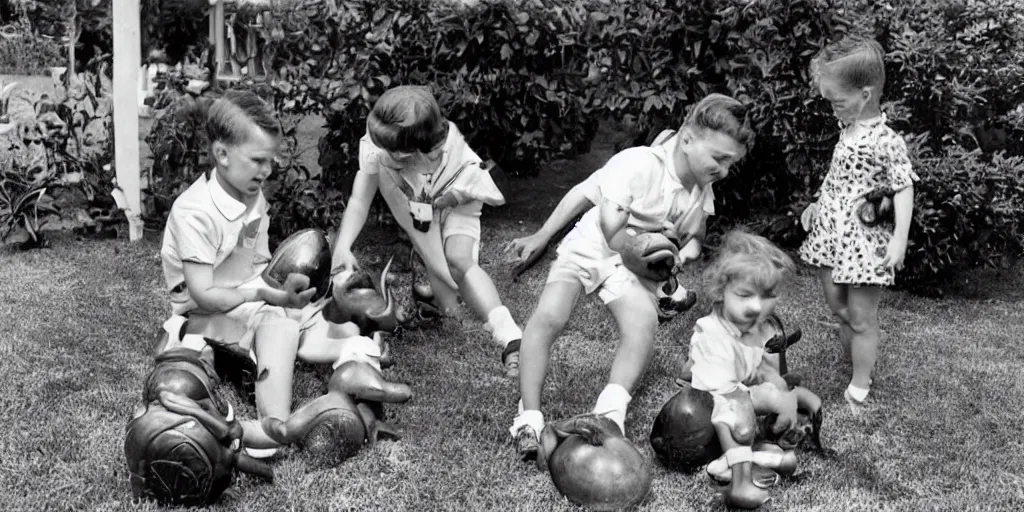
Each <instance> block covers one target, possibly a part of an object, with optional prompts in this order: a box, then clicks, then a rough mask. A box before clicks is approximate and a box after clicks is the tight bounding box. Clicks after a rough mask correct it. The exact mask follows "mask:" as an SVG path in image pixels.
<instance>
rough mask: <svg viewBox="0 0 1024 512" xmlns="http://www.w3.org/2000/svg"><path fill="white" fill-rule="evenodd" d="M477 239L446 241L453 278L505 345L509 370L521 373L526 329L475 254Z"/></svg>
mask: <svg viewBox="0 0 1024 512" xmlns="http://www.w3.org/2000/svg"><path fill="white" fill-rule="evenodd" d="M476 244H477V240H476V239H475V238H473V237H471V236H468V235H451V236H449V237H448V238H447V239H446V240H445V243H444V253H445V258H446V259H447V260H448V268H449V270H450V271H451V274H452V278H454V279H455V282H456V283H457V284H458V285H459V290H460V291H461V292H462V298H463V299H464V300H465V301H466V305H468V306H469V309H470V310H472V311H473V314H475V315H476V317H477V319H479V320H480V321H481V322H483V323H484V325H485V326H486V328H487V330H488V331H489V332H490V333H491V337H493V338H494V341H495V342H497V343H498V344H499V345H501V347H502V348H503V349H504V350H503V351H502V358H501V362H502V365H503V366H504V368H505V374H506V375H507V376H509V377H517V376H519V365H520V361H519V349H520V343H521V340H522V339H523V331H522V330H521V329H520V328H519V325H518V324H517V323H516V321H515V319H513V318H512V313H511V312H510V311H509V310H508V308H507V307H505V306H504V305H503V304H502V303H501V298H500V297H499V296H498V289H497V288H495V287H494V282H493V281H492V280H491V276H489V275H487V272H484V269H483V268H480V265H479V264H477V262H476V258H474V256H473V252H474V250H475V247H476Z"/></svg>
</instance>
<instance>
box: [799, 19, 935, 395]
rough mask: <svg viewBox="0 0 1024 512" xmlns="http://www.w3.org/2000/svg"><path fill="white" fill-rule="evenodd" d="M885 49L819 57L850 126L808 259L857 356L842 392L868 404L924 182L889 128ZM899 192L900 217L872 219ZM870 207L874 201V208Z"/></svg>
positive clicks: (832, 98) (818, 69) (822, 75)
mask: <svg viewBox="0 0 1024 512" xmlns="http://www.w3.org/2000/svg"><path fill="white" fill-rule="evenodd" d="M883 59H884V53H883V51H882V48H881V46H880V45H879V44H878V43H877V42H876V41H873V40H870V39H862V38H859V37H852V36H851V37H847V38H846V39H844V40H842V41H840V42H838V43H834V44H832V45H829V46H828V47H826V48H825V49H824V50H823V51H822V52H821V53H820V54H819V55H818V56H816V57H815V58H814V60H813V61H812V63H811V73H812V76H814V79H815V82H816V85H817V87H818V89H819V91H820V92H821V95H822V96H823V97H824V98H825V99H826V100H828V101H829V103H831V105H832V109H833V113H834V114H835V116H836V117H837V118H838V120H839V123H840V125H841V126H842V127H843V129H842V130H843V131H842V133H841V135H840V138H839V142H838V143H837V144H836V147H835V149H834V152H833V154H832V163H831V166H830V168H829V171H828V174H827V175H826V176H825V180H824V182H823V183H822V185H821V189H820V191H819V198H818V201H817V202H815V203H812V204H811V205H810V206H808V207H807V209H806V210H804V212H803V215H802V216H801V223H802V224H803V227H804V229H806V230H807V231H809V235H808V237H807V239H806V240H805V241H804V243H803V244H802V246H801V247H800V257H801V258H802V259H803V260H804V261H805V262H807V263H809V264H811V265H814V266H817V267H819V278H820V279H821V285H822V289H823V291H824V295H825V301H826V302H827V303H828V306H829V309H831V310H832V312H833V313H834V314H835V315H836V316H837V317H838V319H839V322H840V328H839V339H840V343H841V344H842V346H843V350H844V354H845V355H846V356H847V357H850V358H851V359H852V363H853V378H852V379H851V381H850V384H849V386H848V387H847V389H846V392H845V394H844V396H845V398H846V400H847V401H848V402H849V403H850V404H851V405H860V404H862V403H863V402H864V401H865V400H866V399H867V396H868V392H869V391H870V387H871V374H872V371H873V370H874V367H875V362H876V361H877V359H878V345H879V340H880V335H881V333H880V330H879V326H878V304H879V299H880V298H881V293H882V290H883V289H884V287H886V286H891V285H892V284H893V283H894V281H895V274H896V270H898V269H901V268H902V267H903V258H904V255H905V253H906V250H907V236H908V232H909V230H910V220H911V215H912V213H913V205H914V188H913V182H914V181H917V180H918V177H917V175H916V174H914V171H913V169H912V168H911V165H910V159H909V158H908V156H907V147H906V143H905V142H904V140H903V138H902V137H901V136H900V135H899V134H897V133H896V132H895V131H893V130H892V129H891V128H889V126H887V125H886V116H885V114H884V113H883V112H882V110H881V107H880V101H881V95H882V90H883V88H884V86H885V65H884V60H883ZM880 191H885V192H886V193H889V194H891V205H892V212H893V218H892V219H888V220H884V221H883V222H877V223H876V222H865V220H864V219H863V218H862V215H859V213H861V212H863V211H864V210H865V208H866V207H870V206H872V205H871V204H870V203H869V201H870V198H869V197H868V196H869V194H876V193H878V192H880ZM866 203H867V204H866Z"/></svg>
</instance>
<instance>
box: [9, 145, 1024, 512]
mask: <svg viewBox="0 0 1024 512" xmlns="http://www.w3.org/2000/svg"><path fill="white" fill-rule="evenodd" d="M606 157H607V153H606V152H605V153H604V154H601V153H600V152H597V153H594V154H591V155H587V156H586V157H584V159H583V160H582V161H577V162H575V163H556V164H553V166H562V167H564V169H562V170H563V171H566V172H562V173H560V174H556V173H557V172H558V171H555V170H552V171H550V174H551V175H553V176H555V178H554V179H552V180H549V181H545V183H526V182H518V181H517V182H513V183H511V184H509V185H508V187H507V188H506V190H507V191H508V193H507V195H508V196H509V197H510V203H511V204H510V205H508V206H506V207H504V208H502V209H499V210H492V211H489V212H487V213H485V217H484V225H485V231H484V240H483V250H482V254H481V260H482V264H483V266H484V268H485V269H486V270H488V271H489V272H490V273H491V275H492V277H493V278H494V280H495V282H496V284H497V286H498V288H499V290H500V291H501V293H502V294H503V297H504V300H505V302H506V304H507V305H508V306H509V308H510V309H511V310H512V312H513V314H514V315H515V316H516V318H517V319H519V320H520V321H521V322H522V323H525V321H526V319H527V318H528V316H529V314H530V313H531V311H532V308H533V306H534V303H535V301H536V299H537V296H538V294H539V292H540V290H541V288H542V286H543V282H544V278H545V268H544V264H543V263H542V265H540V266H538V267H537V268H535V269H534V270H531V271H530V272H529V273H528V274H526V276H525V277H524V278H523V279H522V280H520V281H519V282H518V283H513V282H512V280H511V278H510V274H509V268H508V266H507V265H505V264H504V263H503V258H504V255H503V254H502V252H501V248H502V246H503V245H504V243H505V242H506V241H508V240H510V239H512V238H514V237H516V236H520V235H522V234H526V233H528V232H530V231H532V230H533V229H535V228H536V226H538V225H539V222H540V221H541V220H542V219H543V216H544V215H546V214H547V212H548V211H550V208H551V207H552V206H553V205H554V202H556V201H557V199H558V197H559V196H560V194H561V192H562V191H564V189H565V188H567V187H568V185H570V184H571V183H573V182H574V181H575V180H577V179H579V172H580V170H581V169H582V170H586V169H593V168H594V166H595V165H596V164H599V163H600V162H599V160H600V159H602V158H606ZM588 159H589V160H588ZM569 171H572V172H569ZM389 235H392V233H384V232H381V231H380V230H378V229H375V228H373V227H371V226H368V227H367V230H366V232H365V234H364V236H363V238H362V239H361V240H360V242H359V247H358V253H359V254H358V255H359V256H360V257H361V261H362V262H363V264H364V265H367V266H370V267H373V268H380V267H381V266H382V264H383V260H384V258H385V254H386V253H387V252H388V251H389V250H391V249H392V248H393V247H389V246H387V245H385V242H384V240H385V239H386V238H387V236H389ZM158 249H159V235H158V234H157V233H149V234H148V236H147V239H146V240H145V241H143V242H142V243H137V244H132V243H129V242H127V241H126V240H112V241H77V240H75V239H74V238H73V237H71V236H67V235H57V236H55V238H54V239H53V243H52V247H51V248H50V249H44V250H37V251H33V252H26V253H16V252H13V251H12V250H11V249H5V248H0V261H2V262H3V264H2V265H0V375H2V378H0V419H2V422H3V425H4V427H5V428H4V429H3V431H2V432H0V503H3V506H2V507H0V508H4V509H6V510H157V509H158V507H156V506H155V505H152V504H150V503H141V504H139V503H133V502H132V498H131V495H130V492H129V487H128V475H127V468H126V465H125V460H124V454H123V441H124V427H125V425H126V423H127V421H128V419H129V418H130V417H131V414H132V411H133V408H134V407H135V406H136V404H137V403H138V400H139V396H140V393H141V385H142V380H143V378H144V377H145V375H146V374H147V372H148V371H149V369H150V367H151V364H152V358H151V355H150V347H151V344H152V342H153V340H154V337H155V335H156V333H157V329H158V328H159V326H160V324H161V322H162V321H163V320H164V319H165V317H166V315H167V314H168V312H169V309H168V307H167V305H166V297H165V294H164V292H163V291H162V276H161V271H160V264H159V263H160V262H159V258H158ZM545 261H550V256H549V259H548V260H545ZM700 270H701V268H700V266H698V268H693V269H691V270H690V272H691V275H690V277H691V278H692V279H691V281H690V282H691V283H693V285H694V286H697V285H698V282H699V273H698V272H699V271H700ZM1015 275H1016V277H1014V278H1013V279H1014V280H1012V281H1010V283H1016V285H1012V284H1009V285H1008V284H1007V279H1008V278H1007V276H1005V275H1002V276H998V277H997V278H992V277H990V279H992V282H993V283H996V282H997V281H998V282H999V283H1001V284H1000V285H999V287H998V290H997V292H996V293H988V294H986V293H982V292H979V291H978V290H979V289H981V290H984V289H986V287H985V286H975V293H974V295H975V298H970V299H966V298H959V299H944V300H931V299H923V298H918V297H913V296H908V295H904V294H901V293H895V292H893V293H888V294H886V295H885V297H884V299H883V305H882V308H883V313H882V317H881V321H882V328H883V330H884V341H883V349H882V358H881V362H880V364H879V367H878V372H877V377H876V384H875V386H874V390H873V392H872V399H871V405H870V406H869V407H868V408H867V409H866V410H864V411H862V412H861V413H860V414H859V415H854V414H852V413H851V412H850V411H849V410H848V408H847V406H846V405H845V403H844V402H843V401H842V392H843V389H844V387H845V386H846V384H847V382H848V380H849V369H848V365H845V364H841V363H840V361H839V359H838V356H837V343H836V339H835V335H834V333H833V332H832V330H831V328H829V327H826V326H824V325H822V324H820V323H818V322H819V321H820V320H822V319H824V318H826V316H827V309H826V307H825V305H824V303H823V301H822V298H821V294H820V290H819V288H818V285H817V282H816V280H815V279H814V277H813V275H812V274H811V273H810V272H809V270H807V269H803V270H801V272H800V274H799V275H798V276H797V277H796V278H795V279H794V281H793V283H792V286H791V288H790V289H789V291H788V293H787V295H786V297H785V299H784V300H783V301H782V302H781V303H780V306H779V312H780V314H781V315H782V317H783V319H784V320H785V321H786V322H787V325H788V326H799V327H801V328H802V329H803V330H804V337H803V340H802V341H801V342H800V343H799V344H797V345H796V346H794V347H793V348H792V349H791V352H790V356H789V361H790V367H791V368H792V370H793V371H797V372H800V373H802V374H803V375H804V378H805V382H806V383H807V385H809V386H810V387H811V388H812V389H814V390H816V391H817V392H818V393H819V394H820V395H821V396H822V398H823V399H824V400H825V402H826V407H827V412H826V416H825V425H824V441H825V443H826V444H827V446H829V447H831V448H833V449H835V450H836V451H837V455H836V456H835V457H834V458H832V459H824V458H822V457H820V456H818V455H815V454H806V455H801V457H800V470H799V473H798V476H799V477H798V478H796V479H795V480H794V481H790V482H786V483H784V484H782V485H780V486H779V487H777V488H776V489H774V491H773V495H774V498H773V499H772V501H770V502H769V503H768V504H766V505H765V506H764V507H762V510H823V511H825V510H828V511H831V510H900V511H903V510H1011V509H1019V507H1020V504H1021V503H1024V471H1022V470H1021V467H1022V466H1024V443H1022V441H1021V432H1022V431H1024V415H1022V414H1021V411H1022V410H1024V381H1022V379H1021V378H1020V376H1021V375H1022V372H1024V346H1022V344H1021V340H1024V311H1022V307H1021V306H1022V303H1021V295H1020V294H1019V292H1015V290H1019V289H1020V287H1019V285H1020V284H1024V278H1022V277H1021V273H1020V272H1019V271H1018V272H1017V273H1016V274H1015ZM409 278H410V275H409V274H401V275H398V281H397V283H398V285H399V289H400V290H401V291H402V292H403V293H406V296H407V292H408V289H409V287H408V286H409ZM992 289H995V288H994V287H993V288H992ZM708 307H709V304H708V303H707V302H706V301H703V300H702V301H701V302H700V303H698V305H697V307H696V308H695V309H694V310H692V312H690V313H689V314H687V315H685V316H683V317H682V318H677V319H676V320H675V321H674V322H672V323H671V324H667V325H665V326H663V327H662V328H661V329H660V331H659V332H658V336H657V346H658V349H657V354H656V356H655V359H654V363H653V365H652V367H651V368H650V370H649V371H648V373H647V375H646V377H645V379H644V381H643V382H642V384H641V386H640V388H639V390H638V391H637V392H636V394H635V397H634V400H633V403H632V407H631V411H630V416H629V417H628V420H627V426H628V432H627V435H628V437H629V438H630V439H631V440H633V441H634V442H635V443H636V445H637V446H638V447H639V448H640V450H641V451H642V452H643V453H645V454H646V455H648V456H652V455H653V454H652V452H651V448H650V445H649V443H648V441H647V437H648V435H649V432H650V427H651V423H652V422H653V419H654V417H655V415H656V414H657V413H658V411H659V410H660V408H661V406H662V405H663V404H664V403H665V402H666V401H667V400H668V399H669V397H671V396H672V394H674V392H675V386H674V384H673V379H674V375H675V373H676V372H677V370H678V369H679V367H680V366H681V365H682V363H683V361H684V360H685V357H686V350H687V346H688V339H689V335H690V329H691V326H692V324H693V322H694V321H695V320H696V318H698V316H699V315H702V314H704V313H705V312H706V311H707V309H708ZM615 338H616V336H615V327H614V324H613V322H612V320H611V319H610V317H609V316H608V315H607V314H606V313H605V312H604V311H603V309H602V308H601V307H600V306H599V304H598V302H597V301H596V299H586V300H584V301H582V302H581V305H580V306H579V307H578V309H577V313H576V316H575V317H574V319H573V320H572V322H571V324H570V326H569V328H568V329H567V332H566V333H565V335H564V336H563V337H562V338H561V340H560V342H559V343H558V345H557V346H556V348H555V350H554V352H553V357H554V361H553V363H552V366H551V370H550V375H549V380H548V384H547V388H546V391H545V396H544V403H545V409H546V411H545V412H546V413H547V415H548V417H549V418H559V417H565V416H569V415H572V414H576V413H580V412H585V411H587V410H589V408H590V407H591V406H592V405H593V402H594V400H595V399H596V397H597V394H598V392H599V391H600V389H601V387H602V386H603V383H604V379H605V378H606V375H607V372H608V368H609V365H610V362H611V358H612V354H613V347H614V344H615ZM393 349H394V352H395V357H396V361H397V363H398V364H397V365H396V367H394V368H393V369H391V370H388V371H387V375H389V376H390V378H392V379H394V380H398V381H404V382H408V383H410V384H412V386H413V389H414V391H415V393H416V395H415V397H414V398H413V400H412V401H410V402H409V403H407V404H404V405H399V406H388V407H387V410H388V414H389V419H390V420H391V421H393V422H394V423H395V424H396V425H397V426H398V427H399V428H400V429H401V430H402V431H403V432H404V436H405V437H404V439H403V440H402V441H400V442H385V443H381V444H379V445H377V446H376V447H373V448H372V449H366V450H364V451H362V452H361V453H360V454H358V455H357V456H356V457H354V458H352V459H350V460H349V461H347V462H345V463H343V464H342V465H340V466H338V467H335V468H329V469H324V468H317V467H314V466H312V465H311V464H310V463H309V462H308V460H307V458H305V457H304V456H303V453H302V452H300V451H294V450H292V451H288V452H287V453H285V455H284V457H283V458H281V459H280V460H277V461H276V462H275V463H274V469H275V472H276V478H277V480H276V482H275V483H274V484H272V485H268V484H264V483H261V482H259V481H256V480H253V479H250V478H247V477H241V478H240V479H239V480H238V482H237V484H236V486H235V493H234V495H233V496H230V497H228V498H226V499H225V500H224V502H223V503H222V504H221V505H219V506H217V507H215V508H214V509H215V510H221V509H223V510H254V511H280V510H387V511H389V512H391V511H399V510H417V511H419V510H545V511H547V510H572V509H574V507H572V506H571V505H570V504H569V503H568V502H567V501H565V500H564V499H563V498H562V497H561V496H560V495H559V494H558V492H557V491H556V490H555V488H554V486H553V485H552V483H551V480H550V477H549V476H548V475H547V474H542V473H539V472H538V471H537V470H536V468H535V467H534V466H532V465H528V464H524V463H520V462H518V461H517V460H516V459H515V457H514V456H513V451H512V447H511V446H510V445H509V444H508V441H507V433H506V429H507V427H508V425H509V423H510V421H511V419H512V417H513V415H514V413H515V406H516V402H517V400H518V388H517V386H516V385H515V384H514V383H513V382H511V381H508V380H506V379H505V378H504V377H503V376H502V374H501V371H500V365H499V353H500V350H499V349H498V348H497V347H496V346H494V345H493V344H492V343H491V342H490V341H489V338H488V336H487V335H486V333H484V332H483V331H482V329H481V328H480V326H479V325H478V324H476V323H475V322H460V321H457V320H449V321H447V322H446V323H444V324H442V325H440V326H438V327H435V328H432V329H429V330H422V331H415V332H408V333H406V334H405V335H404V337H403V338H402V339H400V340H394V342H393ZM327 376H328V371H327V369H324V368H312V367H302V368H301V369H300V371H299V372H298V373H297V382H296V384H295V401H296V405H299V404H301V403H303V402H305V401H307V400H310V399H312V398H314V397H316V396H319V395H320V394H322V393H323V391H324V389H325V386H324V383H325V381H326V378H327ZM232 396H233V395H232ZM234 398H235V400H233V402H234V404H235V407H236V409H237V410H239V411H240V413H241V414H242V415H252V414H253V410H252V409H251V408H249V407H248V406H247V405H245V404H243V403H242V402H240V401H239V400H237V397H234ZM652 465H653V467H654V485H653V488H652V490H651V493H650V495H649V496H648V498H647V499H646V500H645V502H644V503H643V504H642V506H641V509H642V510H673V511H685V510H709V509H710V510H722V509H724V507H723V506H722V505H721V504H720V502H719V501H718V499H717V498H716V496H715V494H714V491H713V489H712V488H711V486H710V485H709V482H708V479H707V478H706V477H705V476H704V475H703V474H701V473H698V474H696V475H684V474H680V473H673V472H669V471H667V470H665V469H663V468H662V467H660V466H658V465H657V464H656V463H654V462H652Z"/></svg>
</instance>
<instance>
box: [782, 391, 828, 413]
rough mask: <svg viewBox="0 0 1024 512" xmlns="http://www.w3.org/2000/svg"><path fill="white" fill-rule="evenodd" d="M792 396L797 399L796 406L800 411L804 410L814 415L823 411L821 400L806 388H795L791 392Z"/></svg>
mask: <svg viewBox="0 0 1024 512" xmlns="http://www.w3.org/2000/svg"><path fill="white" fill-rule="evenodd" d="M790 394H792V395H793V396H795V397H796V404H797V408H799V409H803V410H804V411H807V412H808V413H814V412H815V411H817V410H818V409H821V398H820V397H819V396H818V395H816V394H815V393H814V392H813V391H811V390H809V389H807V388H805V387H802V386H798V387H795V388H793V390H792V391H790Z"/></svg>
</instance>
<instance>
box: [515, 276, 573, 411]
mask: <svg viewBox="0 0 1024 512" xmlns="http://www.w3.org/2000/svg"><path fill="white" fill-rule="evenodd" d="M582 289H583V287H582V285H580V284H579V283H578V282H569V281H554V282H550V283H548V284H547V285H545V286H544V291H543V292H541V296H540V300H539V301H538V302H537V308H536V309H535V310H534V312H533V315H532V316H530V320H529V321H528V322H527V323H526V331H524V332H523V342H522V346H521V348H520V364H521V367H520V374H519V392H520V394H521V397H522V402H523V409H524V410H528V411H529V410H538V411H539V410H540V395H541V389H542V388H543V387H544V379H545V378H546V376H547V371H548V361H549V360H550V359H551V346H552V345H554V343H555V339H557V338H558V336H559V335H561V334H562V331H563V330H564V329H565V324H566V323H568V321H569V316H570V315H571V314H572V310H573V308H574V307H575V306H576V300H577V299H578V298H579V294H580V291H581V290H582Z"/></svg>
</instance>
